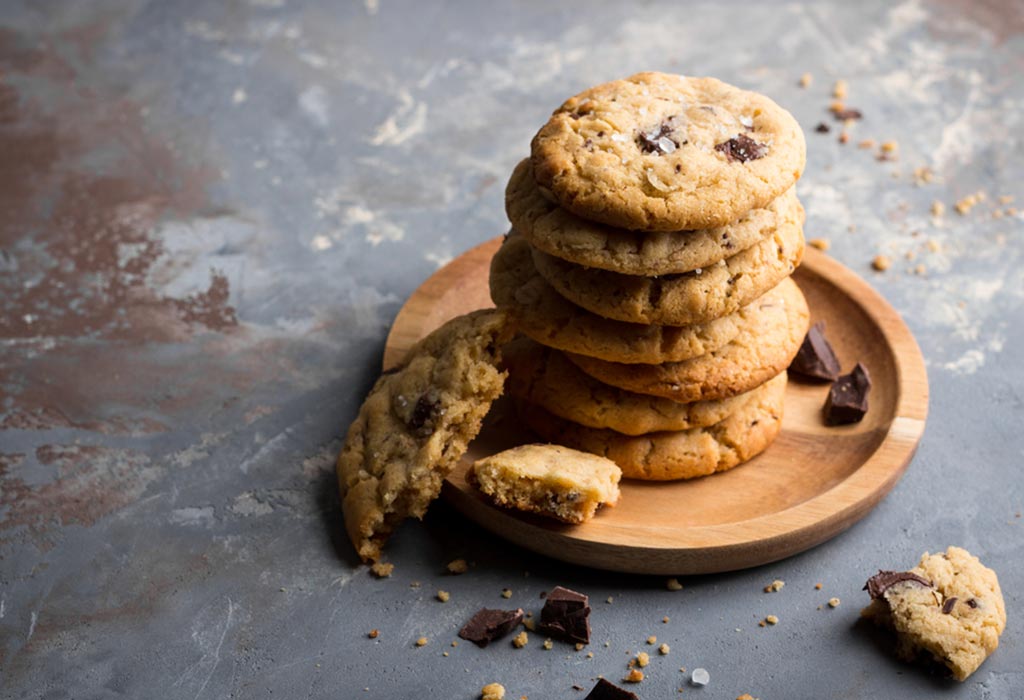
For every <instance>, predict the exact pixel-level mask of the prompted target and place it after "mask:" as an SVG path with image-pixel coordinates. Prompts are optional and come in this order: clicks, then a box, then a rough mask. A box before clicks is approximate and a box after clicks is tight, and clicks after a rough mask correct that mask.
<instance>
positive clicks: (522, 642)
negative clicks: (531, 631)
mask: <svg viewBox="0 0 1024 700" xmlns="http://www.w3.org/2000/svg"><path fill="white" fill-rule="evenodd" d="M529 643H530V635H528V634H527V633H526V630H523V631H521V632H520V633H519V634H517V635H516V636H515V637H512V646H514V647H515V648H516V649H522V648H523V647H525V646H526V645H527V644H529Z"/></svg>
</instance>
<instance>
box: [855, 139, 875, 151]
mask: <svg viewBox="0 0 1024 700" xmlns="http://www.w3.org/2000/svg"><path fill="white" fill-rule="evenodd" d="M874 147H875V140H874V139H862V140H861V141H860V142H858V143H857V148H863V149H869V148H874Z"/></svg>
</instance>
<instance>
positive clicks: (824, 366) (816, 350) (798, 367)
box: [789, 321, 840, 381]
mask: <svg viewBox="0 0 1024 700" xmlns="http://www.w3.org/2000/svg"><path fill="white" fill-rule="evenodd" d="M789 371H790V372H796V373H797V374H800V375H803V376H804V377H811V378H813V379H827V380H829V381H835V380H836V379H838V378H839V371H840V367H839V359H838V358H837V357H836V353H835V351H833V350H832V346H831V345H830V344H829V342H828V340H826V339H825V322H824V321H818V322H817V323H815V324H814V325H813V326H811V328H810V330H808V331H807V335H806V336H805V337H804V342H803V344H802V345H801V346H800V350H798V351H797V353H796V357H794V358H793V362H792V363H790V365H789Z"/></svg>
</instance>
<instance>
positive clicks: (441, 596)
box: [437, 590, 452, 603]
mask: <svg viewBox="0 0 1024 700" xmlns="http://www.w3.org/2000/svg"><path fill="white" fill-rule="evenodd" d="M451 597H452V596H451V593H449V592H448V591H442V590H439V591H438V592H437V599H438V600H439V601H441V602H442V603H447V602H448V600H449V599H450V598H451Z"/></svg>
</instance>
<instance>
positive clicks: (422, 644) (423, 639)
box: [416, 637, 430, 647]
mask: <svg viewBox="0 0 1024 700" xmlns="http://www.w3.org/2000/svg"><path fill="white" fill-rule="evenodd" d="M429 641H430V640H429V639H427V638H426V637H420V638H419V639H417V640H416V646H418V647H425V646H427V642H429Z"/></svg>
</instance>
